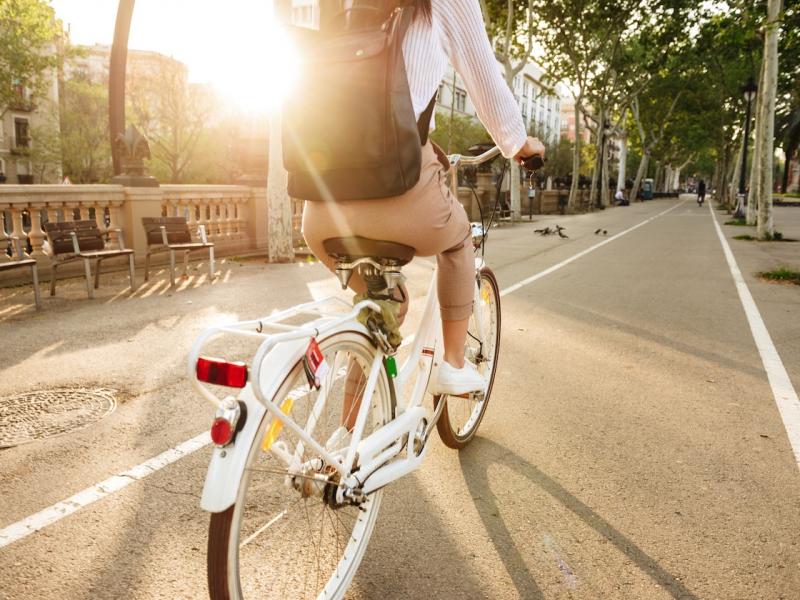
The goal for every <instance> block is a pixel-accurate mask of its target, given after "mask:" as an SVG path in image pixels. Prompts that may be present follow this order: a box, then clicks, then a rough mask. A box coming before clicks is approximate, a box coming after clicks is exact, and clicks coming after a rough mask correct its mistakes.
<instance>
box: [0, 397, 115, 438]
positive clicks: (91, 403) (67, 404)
mask: <svg viewBox="0 0 800 600" xmlns="http://www.w3.org/2000/svg"><path fill="white" fill-rule="evenodd" d="M116 392H117V391H116V390H111V389H107V388H59V389H53V390H39V391H33V392H25V393H24V394H16V395H14V396H5V397H0V448H8V447H10V446H18V445H19V444H24V443H25V442H32V441H33V440H41V439H43V438H48V437H53V436H55V435H59V434H62V433H66V432H68V431H73V430H75V429H80V428H82V427H86V426H87V425H90V424H92V423H94V422H95V421H99V420H100V419H102V418H103V417H105V416H106V415H109V414H111V413H112V412H113V411H114V409H115V408H116V406H117V401H116V400H115V394H116Z"/></svg>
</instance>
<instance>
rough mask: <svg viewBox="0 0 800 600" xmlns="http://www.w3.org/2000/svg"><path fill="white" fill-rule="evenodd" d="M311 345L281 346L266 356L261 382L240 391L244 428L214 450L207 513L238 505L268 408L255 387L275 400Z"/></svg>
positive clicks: (205, 492) (205, 490)
mask: <svg viewBox="0 0 800 600" xmlns="http://www.w3.org/2000/svg"><path fill="white" fill-rule="evenodd" d="M306 346H308V341H306V340H296V341H292V342H286V343H283V344H278V345H277V346H275V348H273V349H272V350H271V351H270V352H269V353H268V354H267V355H266V356H265V357H264V362H263V364H262V367H261V381H260V382H251V383H248V384H247V386H246V387H245V388H244V389H243V390H242V391H241V393H240V394H239V397H238V400H241V401H242V402H244V404H245V406H246V407H247V418H246V421H245V424H244V427H243V428H242V429H241V431H239V433H237V434H236V439H235V440H234V442H233V443H232V444H230V445H228V446H226V447H225V448H214V452H213V454H212V455H211V463H210V464H209V465H208V472H207V473H206V481H205V485H204V487H203V495H202V497H201V500H200V506H201V508H202V509H203V510H206V511H208V512H214V513H217V512H223V511H225V510H227V509H228V508H229V507H230V506H232V505H233V503H234V502H236V495H237V494H238V492H239V487H240V485H241V482H242V477H243V475H244V472H245V469H246V468H247V457H248V454H249V452H250V448H252V447H253V443H254V442H255V437H256V436H257V435H258V431H259V429H260V426H261V423H262V421H263V419H264V418H265V415H266V413H267V408H266V407H265V406H264V405H263V404H261V402H259V401H258V399H257V398H256V396H255V394H254V393H253V389H252V386H253V385H257V384H260V385H261V389H262V390H264V397H265V398H272V397H273V396H274V395H275V393H276V392H277V391H278V388H279V387H280V385H281V384H282V383H283V378H284V377H285V376H286V374H287V373H288V372H289V369H291V368H292V366H293V365H294V364H295V363H296V362H297V361H298V360H300V359H301V357H302V356H303V354H304V352H305V348H306Z"/></svg>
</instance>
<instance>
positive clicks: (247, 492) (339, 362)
mask: <svg viewBox="0 0 800 600" xmlns="http://www.w3.org/2000/svg"><path fill="white" fill-rule="evenodd" d="M319 344H320V349H321V350H322V353H323V355H324V356H325V358H326V359H327V361H328V364H329V365H330V369H329V371H328V374H327V375H326V376H325V379H324V380H323V382H322V387H321V388H320V389H319V390H316V389H313V388H309V385H308V379H307V375H306V374H305V371H304V368H303V362H302V361H300V362H298V363H297V364H296V365H295V366H294V368H293V369H292V371H291V373H290V374H289V375H288V377H287V378H286V380H285V381H284V383H283V385H282V386H281V388H280V390H279V392H278V394H277V395H276V396H275V401H277V402H281V405H280V406H281V410H284V412H287V413H289V414H290V415H291V417H292V418H293V419H294V420H295V422H296V423H297V424H298V425H299V426H300V427H303V428H304V429H305V430H306V431H310V432H311V435H312V437H313V438H314V439H316V440H317V441H318V442H319V443H320V444H321V445H323V446H325V447H326V450H328V451H330V452H332V453H337V452H344V451H345V450H346V448H347V447H349V444H350V438H349V433H348V432H347V430H348V428H351V427H352V423H353V422H354V417H352V416H351V415H353V414H354V413H355V412H357V410H356V409H354V407H353V403H352V402H351V401H350V400H349V398H352V397H353V395H354V392H355V396H356V397H357V396H359V393H358V392H359V389H360V390H363V386H364V385H365V382H366V378H367V375H368V373H369V369H370V367H371V365H372V362H373V360H374V357H375V349H374V347H373V346H372V344H371V342H370V341H369V340H368V339H367V338H366V337H364V336H362V335H361V334H359V333H357V332H343V333H338V334H334V335H333V336H331V337H329V338H327V339H325V340H321V341H320V343H319ZM348 381H349V383H348ZM354 382H355V383H354ZM388 386H389V383H388V379H387V377H386V373H385V371H384V370H383V369H381V373H380V377H379V379H378V384H377V386H376V388H375V393H374V394H373V396H372V399H371V402H370V408H369V412H368V414H367V423H366V427H365V431H364V436H367V435H369V434H370V433H372V431H374V430H375V429H377V428H378V427H380V426H382V425H384V424H385V423H386V422H388V421H389V420H390V419H391V414H392V407H391V400H390V398H391V396H390V394H389V387H388ZM290 399H291V400H290ZM287 402H289V405H288V406H287V404H286V403H287ZM276 429H277V431H276ZM265 446H269V447H272V446H274V447H275V448H276V449H277V448H281V449H283V450H284V451H288V453H289V454H290V455H299V456H300V459H301V463H302V464H306V465H314V466H313V467H311V468H312V470H313V473H312V472H309V473H308V475H313V474H317V473H318V474H323V475H326V474H328V473H331V469H330V468H327V466H326V465H325V464H324V462H323V461H322V459H321V458H320V457H319V456H317V455H316V454H315V453H314V451H313V450H309V449H306V448H304V446H303V444H302V443H301V442H300V440H299V438H297V437H296V436H295V435H294V434H293V433H291V432H290V431H288V429H287V428H279V427H276V425H273V421H272V419H271V418H270V416H269V413H267V416H265V417H264V420H263V422H262V423H261V425H260V428H259V432H258V435H257V436H256V437H255V441H254V443H253V446H252V447H251V449H250V453H249V456H248V462H247V470H246V472H245V475H244V478H243V480H242V483H241V486H240V488H239V493H238V495H237V498H236V502H235V504H234V505H233V506H231V507H230V508H229V509H228V510H226V511H224V512H222V513H217V514H212V515H211V523H210V527H209V538H208V584H209V593H210V596H211V598H212V600H245V599H246V600H249V599H254V598H281V599H284V598H287V599H288V598H317V597H320V598H342V597H343V596H344V594H345V592H346V591H347V588H348V586H349V585H350V582H351V581H352V579H353V576H354V575H355V572H356V569H357V568H358V565H359V563H360V562H361V559H362V557H363V555H364V551H365V550H366V547H367V544H368V542H369V538H370V536H371V534H372V530H373V527H374V525H375V520H376V519H377V516H378V510H379V508H380V504H381V498H382V491H378V492H375V493H374V494H372V495H370V497H369V498H368V499H367V500H366V501H365V502H364V503H362V504H361V506H360V507H356V506H349V505H348V506H338V507H334V506H332V505H331V502H330V501H326V500H325V498H323V493H318V492H317V491H315V486H317V484H316V483H311V480H310V479H309V477H305V478H299V477H294V478H293V477H291V476H289V475H288V473H287V468H286V465H285V463H284V462H282V461H281V460H279V459H278V458H277V457H276V456H275V453H274V452H272V451H268V450H265ZM304 484H305V485H304ZM329 486H332V487H333V489H334V490H335V488H336V485H335V483H330V484H328V486H326V487H325V490H326V491H327V492H330V489H331V488H330V487H329ZM317 489H319V488H317Z"/></svg>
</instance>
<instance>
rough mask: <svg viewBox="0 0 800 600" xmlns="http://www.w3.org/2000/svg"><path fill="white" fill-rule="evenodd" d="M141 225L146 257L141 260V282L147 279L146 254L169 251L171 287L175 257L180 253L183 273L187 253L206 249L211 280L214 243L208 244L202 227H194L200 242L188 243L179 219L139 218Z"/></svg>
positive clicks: (189, 239) (189, 237) (186, 229)
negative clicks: (145, 241)
mask: <svg viewBox="0 0 800 600" xmlns="http://www.w3.org/2000/svg"><path fill="white" fill-rule="evenodd" d="M142 225H143V226H144V230H145V234H146V235H147V255H146V256H145V261H144V280H145V281H147V280H148V279H149V276H150V255H151V254H157V253H160V252H169V282H170V285H171V286H172V287H175V254H176V253H177V252H183V274H184V275H186V274H187V271H188V268H189V253H190V252H193V251H195V250H208V274H209V278H210V279H211V280H213V279H214V272H215V268H214V243H213V242H209V241H208V236H207V235H206V228H205V226H203V225H199V226H198V229H197V231H198V233H199V235H200V241H199V242H194V241H192V233H191V232H190V231H189V224H188V223H187V222H186V219H184V218H183V217H142Z"/></svg>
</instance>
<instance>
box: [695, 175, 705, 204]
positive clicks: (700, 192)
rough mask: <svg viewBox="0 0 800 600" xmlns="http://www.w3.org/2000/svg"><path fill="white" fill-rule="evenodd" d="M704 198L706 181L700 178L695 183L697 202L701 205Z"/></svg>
mask: <svg viewBox="0 0 800 600" xmlns="http://www.w3.org/2000/svg"><path fill="white" fill-rule="evenodd" d="M705 199H706V181H705V179H701V180H700V183H698V184H697V204H698V205H700V206H702V205H703V202H705Z"/></svg>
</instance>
